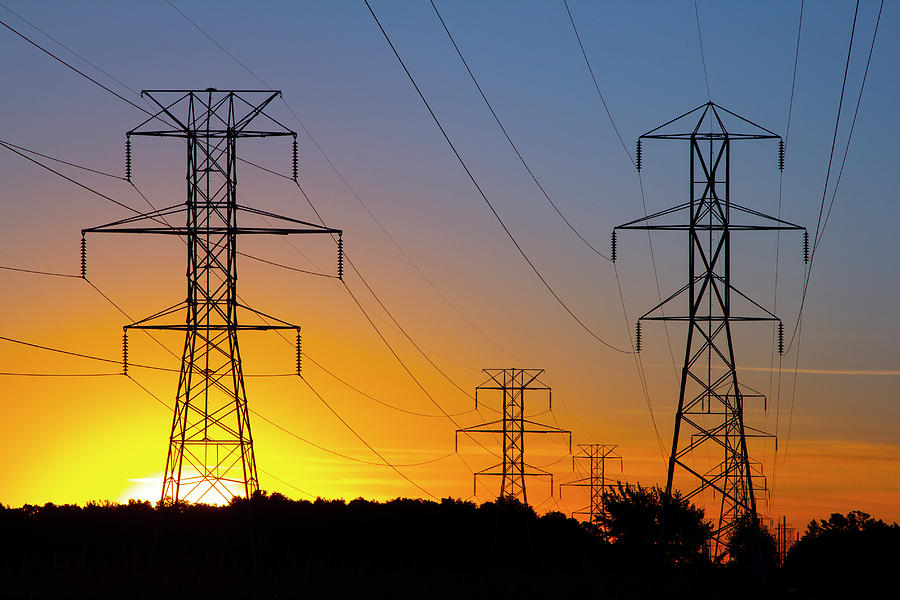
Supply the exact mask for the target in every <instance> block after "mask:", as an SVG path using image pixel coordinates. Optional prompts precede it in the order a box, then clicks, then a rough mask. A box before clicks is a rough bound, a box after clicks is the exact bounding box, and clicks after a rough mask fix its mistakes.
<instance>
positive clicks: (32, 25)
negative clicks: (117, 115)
mask: <svg viewBox="0 0 900 600" xmlns="http://www.w3.org/2000/svg"><path fill="white" fill-rule="evenodd" d="M0 6H2V7H3V8H5V9H6V10H8V11H9V12H11V13H12V14H14V15H15V16H17V17H18V18H19V19H21V20H23V21H25V22H26V23H28V25H30V26H31V28H32V29H35V30H36V31H38V32H40V33H41V34H43V35H44V36H45V37H47V38H48V39H50V40H52V41H53V42H55V43H56V44H57V45H58V46H60V47H62V48H64V49H66V50H68V51H69V52H71V53H72V54H74V55H75V56H77V57H78V58H79V59H81V60H82V61H83V62H85V63H87V64H89V65H90V66H92V67H93V68H95V69H96V70H98V71H100V72H101V73H103V74H104V75H106V76H107V77H109V78H110V79H112V80H113V81H115V82H116V83H118V84H119V85H121V86H122V87H123V88H125V89H127V90H129V91H130V92H132V93H134V94H136V95H140V92H138V91H137V90H135V89H133V88H131V87H129V86H128V85H127V84H125V83H123V82H122V81H121V80H120V79H117V78H116V77H114V76H113V75H110V74H109V73H108V72H107V71H104V70H103V69H102V68H100V67H98V66H97V65H96V64H94V63H92V62H91V61H89V60H88V59H86V58H85V57H84V56H82V55H81V54H79V53H78V52H76V51H75V50H72V49H71V48H70V47H68V46H66V45H65V44H63V43H62V42H61V41H59V40H58V39H56V38H55V37H53V36H52V35H50V34H49V33H47V32H46V31H44V30H43V29H41V28H40V27H38V26H37V25H35V24H34V23H32V22H31V21H29V20H28V19H26V18H25V17H23V16H22V15H21V14H19V13H17V12H16V11H14V10H13V9H11V8H10V7H8V6H7V5H6V4H4V3H3V2H0Z"/></svg>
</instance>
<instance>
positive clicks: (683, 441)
mask: <svg viewBox="0 0 900 600" xmlns="http://www.w3.org/2000/svg"><path fill="white" fill-rule="evenodd" d="M645 139H661V140H679V141H686V142H688V144H689V146H690V188H689V197H688V201H687V202H685V203H682V204H678V205H676V206H674V207H672V208H669V209H666V210H663V211H660V212H657V213H655V214H652V215H648V216H645V217H642V218H640V219H636V220H634V221H631V222H629V223H625V224H624V225H619V226H618V227H616V228H615V229H614V232H613V249H614V250H615V245H616V239H615V231H616V230H620V229H643V230H650V231H684V232H687V233H688V281H687V283H686V284H685V285H684V286H683V287H681V289H679V290H678V291H676V292H675V293H673V294H672V295H671V296H669V297H668V298H666V299H665V300H663V301H662V302H660V303H659V304H658V305H657V306H655V307H654V308H652V309H651V310H649V311H648V312H647V313H645V314H644V315H642V316H641V317H640V318H639V319H638V322H637V332H636V333H637V335H636V344H635V346H636V350H637V351H638V352H640V347H641V335H640V334H641V330H640V325H641V322H642V321H678V322H684V323H686V324H687V341H686V345H685V354H684V365H683V367H682V369H681V386H680V390H679V395H678V408H677V411H676V413H675V430H674V435H673V440H672V453H671V455H670V457H669V464H668V473H667V478H666V491H667V492H668V493H671V492H672V487H673V481H674V477H675V467H676V466H677V467H679V468H680V469H683V470H684V471H686V472H687V473H688V474H690V475H691V477H692V478H694V479H696V480H699V483H698V484H697V486H696V487H695V488H693V489H692V490H691V491H690V492H688V493H687V494H686V498H692V497H694V496H696V495H697V494H699V493H701V492H703V491H705V490H707V489H712V490H713V492H714V494H718V495H719V498H720V500H721V504H720V506H719V515H718V521H717V525H716V527H715V530H714V540H713V545H712V552H713V557H714V558H715V559H716V560H717V561H722V560H724V559H725V558H726V557H727V549H726V548H727V542H728V540H729V538H730V534H731V531H732V529H733V528H734V526H735V525H736V524H737V523H738V521H739V520H740V519H741V518H742V517H743V516H745V515H749V516H750V518H751V520H752V522H753V526H754V527H755V528H756V529H757V531H758V529H759V519H758V515H757V513H756V498H755V494H754V483H753V482H754V479H755V478H762V477H763V475H762V469H761V467H760V466H759V464H758V463H753V462H751V460H750V456H749V453H748V451H747V438H752V437H772V436H771V435H769V434H766V433H764V432H762V431H760V430H758V429H754V428H752V427H748V426H746V425H745V424H744V401H745V400H747V399H751V398H763V396H762V394H758V393H752V392H748V390H749V388H748V387H747V386H745V385H742V384H740V383H739V380H738V371H737V365H736V362H735V352H734V338H733V333H734V332H733V327H732V325H733V324H734V323H746V322H752V321H771V322H774V323H777V325H778V350H779V352H782V350H783V340H784V335H783V327H782V324H781V321H780V319H779V318H778V317H777V316H775V315H774V314H772V313H771V312H769V311H768V310H766V309H765V308H763V307H762V306H761V305H760V304H758V303H757V302H755V301H754V300H752V299H750V297H749V296H747V295H745V294H744V293H742V292H741V291H739V290H738V289H737V288H736V287H735V286H734V285H732V273H731V268H732V267H731V264H732V253H733V249H732V243H731V236H732V232H741V231H778V230H802V231H804V242H805V243H806V242H808V237H807V236H806V229H805V228H804V227H801V226H799V225H794V224H793V223H789V222H787V221H784V220H782V219H778V218H775V217H771V216H768V215H765V214H763V213H761V212H759V211H757V210H754V209H752V208H748V207H745V206H741V205H739V204H737V203H735V202H733V201H732V199H731V193H730V190H731V145H732V143H734V142H738V141H747V140H767V139H777V140H779V148H778V166H779V169H783V166H784V145H783V142H782V141H781V137H780V136H778V135H777V134H775V133H773V132H771V131H769V130H768V129H765V128H763V127H761V126H759V125H757V124H756V123H753V122H752V121H749V120H747V119H745V118H743V117H741V116H739V115H737V114H735V113H733V112H731V111H730V110H727V109H725V108H723V107H721V106H719V105H717V104H714V103H712V102H708V103H706V104H703V105H701V106H699V107H697V108H695V109H694V110H691V111H689V112H687V113H685V114H683V115H681V116H679V117H676V118H675V119H672V120H671V121H669V122H667V123H665V124H663V125H661V126H659V127H657V128H656V129H653V130H651V131H649V132H647V133H645V134H644V135H642V136H640V138H639V139H638V147H637V161H636V162H637V168H638V170H640V168H641V159H642V157H641V140H645ZM613 256H615V252H614V254H613ZM804 258H806V257H805V256H804ZM682 297H685V299H686V300H687V302H686V308H687V313H686V314H681V313H678V314H672V313H669V314H668V315H666V314H662V312H661V310H660V309H662V307H663V306H667V305H669V304H670V303H673V302H674V301H675V300H676V299H679V298H682ZM682 427H684V428H686V429H687V434H688V435H684V434H683V432H682ZM698 450H703V452H702V453H701V452H697V451H698ZM706 450H709V452H710V453H711V456H715V457H717V458H715V459H713V460H712V461H711V465H707V466H706V467H700V466H697V465H696V464H693V463H695V462H700V461H701V460H702V459H701V458H700V457H701V456H704V455H706ZM692 457H693V459H692Z"/></svg>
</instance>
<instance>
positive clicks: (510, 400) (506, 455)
mask: <svg viewBox="0 0 900 600" xmlns="http://www.w3.org/2000/svg"><path fill="white" fill-rule="evenodd" d="M484 372H485V374H486V375H487V376H488V378H487V380H486V381H485V382H484V383H482V384H481V385H479V386H478V387H476V388H475V408H476V410H477V409H478V392H486V391H500V392H502V394H503V405H502V413H501V414H502V417H501V418H500V419H497V420H495V421H490V422H488V423H482V424H480V425H475V426H473V427H466V428H464V429H457V430H456V441H457V449H458V448H459V434H460V433H465V434H472V433H494V434H499V435H502V436H503V449H502V451H503V456H502V458H501V462H500V463H498V464H496V465H494V466H492V467H488V468H487V469H484V470H481V471H478V472H477V473H475V474H474V475H473V485H474V483H477V481H478V476H479V475H492V476H498V477H500V478H501V480H500V495H499V498H515V499H517V500H519V501H521V502H522V503H523V504H528V499H527V496H526V494H525V478H526V477H532V476H534V477H549V478H550V494H551V495H552V494H553V474H552V473H550V472H549V471H545V470H543V469H541V468H538V467H533V466H531V465H529V464H528V463H526V462H525V434H528V433H562V434H567V435H568V436H569V452H570V453H571V452H572V432H571V431H569V430H567V429H561V428H559V427H553V426H551V425H544V424H542V423H536V422H534V421H532V420H530V419H527V418H526V417H525V392H535V391H546V392H547V398H548V408H553V396H552V392H551V390H550V388H549V387H547V386H546V385H544V384H543V383H541V381H540V380H539V379H538V378H539V377H540V376H541V374H542V373H543V372H544V370H543V369H484Z"/></svg>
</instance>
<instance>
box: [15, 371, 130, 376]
mask: <svg viewBox="0 0 900 600" xmlns="http://www.w3.org/2000/svg"><path fill="white" fill-rule="evenodd" d="M121 374H122V373H121V372H116V373H21V372H6V371H4V372H0V375H4V376H8V377H111V376H114V375H121Z"/></svg>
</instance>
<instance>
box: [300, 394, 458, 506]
mask: <svg viewBox="0 0 900 600" xmlns="http://www.w3.org/2000/svg"><path fill="white" fill-rule="evenodd" d="M300 379H301V380H302V381H303V383H305V384H306V387H308V388H309V391H311V392H312V393H313V395H314V396H316V398H318V399H319V400H320V401H321V402H322V404H324V405H325V407H326V408H327V409H328V410H329V411H331V414H333V415H334V416H335V418H336V419H337V420H338V421H340V422H341V423H342V424H343V425H344V427H346V428H347V430H348V431H349V432H350V433H352V434H353V435H354V436H355V437H356V439H358V440H359V441H360V442H362V443H363V445H364V446H365V447H366V448H368V449H369V450H371V452H372V454H374V455H375V456H377V457H378V458H379V459H380V460H381V462H383V463H384V464H385V465H386V466H388V467H390V468H391V470H393V471H394V472H395V473H396V474H397V475H399V476H400V477H402V478H403V479H405V480H406V481H408V482H409V483H410V484H412V485H413V487H415V488H416V489H417V490H419V491H420V492H422V493H423V494H425V495H426V496H431V497H432V498H434V499H435V500H440V498H439V497H438V496H436V495H434V494H433V493H431V492H430V491H428V490H427V489H425V488H424V487H422V486H421V485H419V484H418V483H416V482H415V481H413V480H412V479H411V478H410V477H409V476H408V475H407V474H406V473H404V472H403V471H401V470H400V469H398V468H397V466H396V465H394V464H392V463H391V462H390V461H388V460H387V459H386V458H385V457H384V456H383V455H382V454H381V452H379V451H378V450H376V449H375V447H374V446H372V444H370V443H369V442H367V441H366V439H365V438H364V437H363V436H361V435H360V434H359V433H358V432H357V431H356V430H355V429H354V428H353V427H352V426H351V425H350V423H348V422H347V421H346V420H345V419H344V418H343V417H342V416H341V415H340V414H338V412H337V411H336V410H334V408H332V406H331V404H329V403H328V401H327V400H325V398H324V397H323V396H322V395H321V394H320V393H319V392H318V391H317V390H316V388H314V387H313V386H312V384H311V383H309V381H308V380H307V379H306V378H305V377H302V376H301V377H300ZM448 456H450V455H448Z"/></svg>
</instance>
